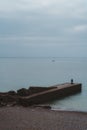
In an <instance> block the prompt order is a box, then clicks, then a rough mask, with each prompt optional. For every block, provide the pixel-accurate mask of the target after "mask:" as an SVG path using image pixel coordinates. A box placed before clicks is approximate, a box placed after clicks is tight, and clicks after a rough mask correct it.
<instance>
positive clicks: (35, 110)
mask: <svg viewBox="0 0 87 130" xmlns="http://www.w3.org/2000/svg"><path fill="white" fill-rule="evenodd" d="M0 130H87V113H86V112H75V111H62V110H57V111H54V110H51V109H45V108H40V107H22V106H14V107H1V108H0Z"/></svg>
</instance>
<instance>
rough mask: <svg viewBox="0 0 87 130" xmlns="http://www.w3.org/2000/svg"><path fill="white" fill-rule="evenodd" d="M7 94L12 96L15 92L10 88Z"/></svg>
mask: <svg viewBox="0 0 87 130" xmlns="http://www.w3.org/2000/svg"><path fill="white" fill-rule="evenodd" d="M8 94H9V95H12V96H14V95H16V94H17V93H16V92H15V91H13V90H12V91H9V92H8Z"/></svg>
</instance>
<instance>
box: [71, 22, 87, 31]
mask: <svg viewBox="0 0 87 130" xmlns="http://www.w3.org/2000/svg"><path fill="white" fill-rule="evenodd" d="M73 30H74V31H75V32H85V31H87V24H86V25H77V26H75V27H74V28H73Z"/></svg>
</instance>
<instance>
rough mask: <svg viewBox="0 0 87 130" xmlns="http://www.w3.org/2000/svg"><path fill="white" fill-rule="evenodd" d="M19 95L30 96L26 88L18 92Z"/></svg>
mask: <svg viewBox="0 0 87 130" xmlns="http://www.w3.org/2000/svg"><path fill="white" fill-rule="evenodd" d="M17 94H18V95H19V96H28V95H29V92H28V90H27V89H26V88H22V89H19V90H17Z"/></svg>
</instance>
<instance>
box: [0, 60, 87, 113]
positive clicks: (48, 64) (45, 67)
mask: <svg viewBox="0 0 87 130" xmlns="http://www.w3.org/2000/svg"><path fill="white" fill-rule="evenodd" d="M71 78H73V79H74V82H77V83H82V85H83V89H82V93H80V94H77V95H73V96H69V97H67V98H64V99H62V100H59V101H55V102H52V103H51V105H52V108H53V109H68V110H80V111H87V58H0V91H2V92H4V91H9V90H17V89H19V88H22V87H25V88H29V86H51V85H56V84H60V83H65V82H70V79H71Z"/></svg>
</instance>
